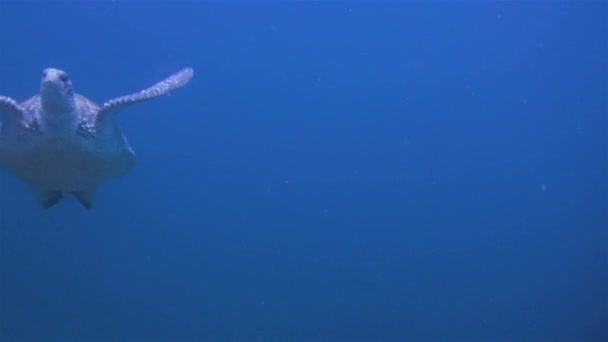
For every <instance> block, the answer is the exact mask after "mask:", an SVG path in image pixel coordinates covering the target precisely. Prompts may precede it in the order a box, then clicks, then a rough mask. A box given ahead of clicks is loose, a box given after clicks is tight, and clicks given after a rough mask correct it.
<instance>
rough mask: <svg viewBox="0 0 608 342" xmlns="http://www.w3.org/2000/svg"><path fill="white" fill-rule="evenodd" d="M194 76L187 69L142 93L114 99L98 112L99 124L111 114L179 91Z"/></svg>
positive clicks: (190, 70) (192, 72)
mask: <svg viewBox="0 0 608 342" xmlns="http://www.w3.org/2000/svg"><path fill="white" fill-rule="evenodd" d="M193 75H194V70H192V68H186V69H183V70H181V71H179V72H177V73H175V74H173V75H171V76H169V77H167V78H166V79H164V80H163V81H160V82H158V83H156V84H155V85H153V86H151V87H149V88H146V89H144V90H142V91H140V92H137V93H133V94H130V95H125V96H121V97H117V98H115V99H112V100H110V101H108V102H106V103H104V104H103V106H101V108H100V109H99V111H98V112H97V122H100V121H103V120H104V118H106V117H108V116H109V115H110V114H112V113H116V112H117V111H120V110H122V109H124V108H126V107H128V106H130V105H133V104H135V103H139V102H143V101H147V100H151V99H153V98H155V97H159V96H162V95H167V94H169V93H170V92H172V91H173V90H176V89H179V88H181V87H183V86H185V85H186V84H188V82H190V79H192V76H193Z"/></svg>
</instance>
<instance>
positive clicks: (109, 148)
mask: <svg viewBox="0 0 608 342" xmlns="http://www.w3.org/2000/svg"><path fill="white" fill-rule="evenodd" d="M192 76H193V71H192V69H191V68H186V69H183V70H181V71H179V72H178V73H176V74H173V75H172V76H170V77H168V78H167V79H165V80H163V81H161V82H159V83H157V84H155V85H153V86H152V87H149V88H147V89H144V90H142V91H140V92H137V93H133V94H130V95H126V96H121V97H118V98H115V99H113V100H110V101H108V102H106V103H104V104H103V105H102V106H101V107H100V106H97V105H96V104H95V103H93V102H92V101H90V100H89V99H87V98H86V97H84V96H82V95H79V94H76V93H75V92H74V90H73V88H72V83H71V81H70V79H69V77H68V75H67V73H65V72H64V71H62V70H58V69H53V68H48V69H45V70H44V71H43V75H42V81H41V84H40V93H39V94H37V95H35V96H33V97H31V98H30V99H28V100H26V101H24V102H23V103H18V102H17V101H15V100H13V99H11V98H9V97H5V96H0V113H1V114H2V115H1V116H0V117H1V118H2V119H1V121H0V167H3V168H5V169H6V170H8V171H9V172H11V173H12V174H14V175H15V176H17V177H18V178H20V179H22V180H23V181H25V182H26V183H27V184H29V185H30V186H31V188H32V190H33V191H34V193H35V194H36V195H37V197H38V201H39V203H40V205H41V206H42V207H44V208H48V207H51V206H53V205H55V204H56V203H57V202H59V200H61V198H63V196H64V195H65V194H72V195H74V196H75V197H76V198H77V199H78V200H79V201H80V203H81V204H82V205H83V206H84V207H86V208H89V209H90V208H91V207H92V206H93V199H94V196H95V192H96V190H97V187H98V186H99V185H100V184H102V183H103V182H105V181H107V180H108V179H110V178H113V177H118V176H122V175H125V174H127V173H128V172H129V171H130V170H131V168H132V167H133V165H134V163H135V156H134V154H133V150H132V149H131V147H130V146H129V143H128V142H127V140H126V138H125V137H124V135H123V133H122V131H121V130H120V128H119V127H118V125H117V124H116V121H115V118H114V114H115V113H117V112H118V111H120V110H122V109H124V108H126V107H128V106H130V105H132V104H135V103H138V102H142V101H146V100H149V99H152V98H155V97H158V96H162V95H166V94H168V93H169V92H171V91H173V90H175V89H178V88H181V87H183V86H185V85H186V84H187V83H188V82H189V81H190V79H191V78H192Z"/></svg>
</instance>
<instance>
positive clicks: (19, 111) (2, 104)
mask: <svg viewBox="0 0 608 342" xmlns="http://www.w3.org/2000/svg"><path fill="white" fill-rule="evenodd" d="M0 112H1V113H3V114H4V115H3V116H2V119H3V120H10V118H14V119H16V120H21V119H22V118H23V112H24V109H23V107H21V106H20V105H19V104H18V103H17V101H15V100H13V99H11V98H10V97H6V96H0Z"/></svg>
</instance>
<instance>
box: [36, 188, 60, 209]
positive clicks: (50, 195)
mask: <svg viewBox="0 0 608 342" xmlns="http://www.w3.org/2000/svg"><path fill="white" fill-rule="evenodd" d="M34 192H35V193H36V197H38V203H40V206H41V207H42V208H44V209H48V208H50V207H52V206H54V205H55V204H57V203H59V201H61V199H62V198H63V193H62V192H61V191H42V190H35V191H34Z"/></svg>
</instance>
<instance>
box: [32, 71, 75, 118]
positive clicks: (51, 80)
mask: <svg viewBox="0 0 608 342" xmlns="http://www.w3.org/2000/svg"><path fill="white" fill-rule="evenodd" d="M40 101H41V105H42V108H43V109H44V111H45V112H47V113H53V114H63V113H68V112H72V111H73V110H74V108H75V106H76V102H75V100H74V89H72V82H71V81H70V78H69V76H68V74H67V73H66V72H65V71H63V70H59V69H53V68H48V69H44V70H43V71H42V81H41V82H40Z"/></svg>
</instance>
